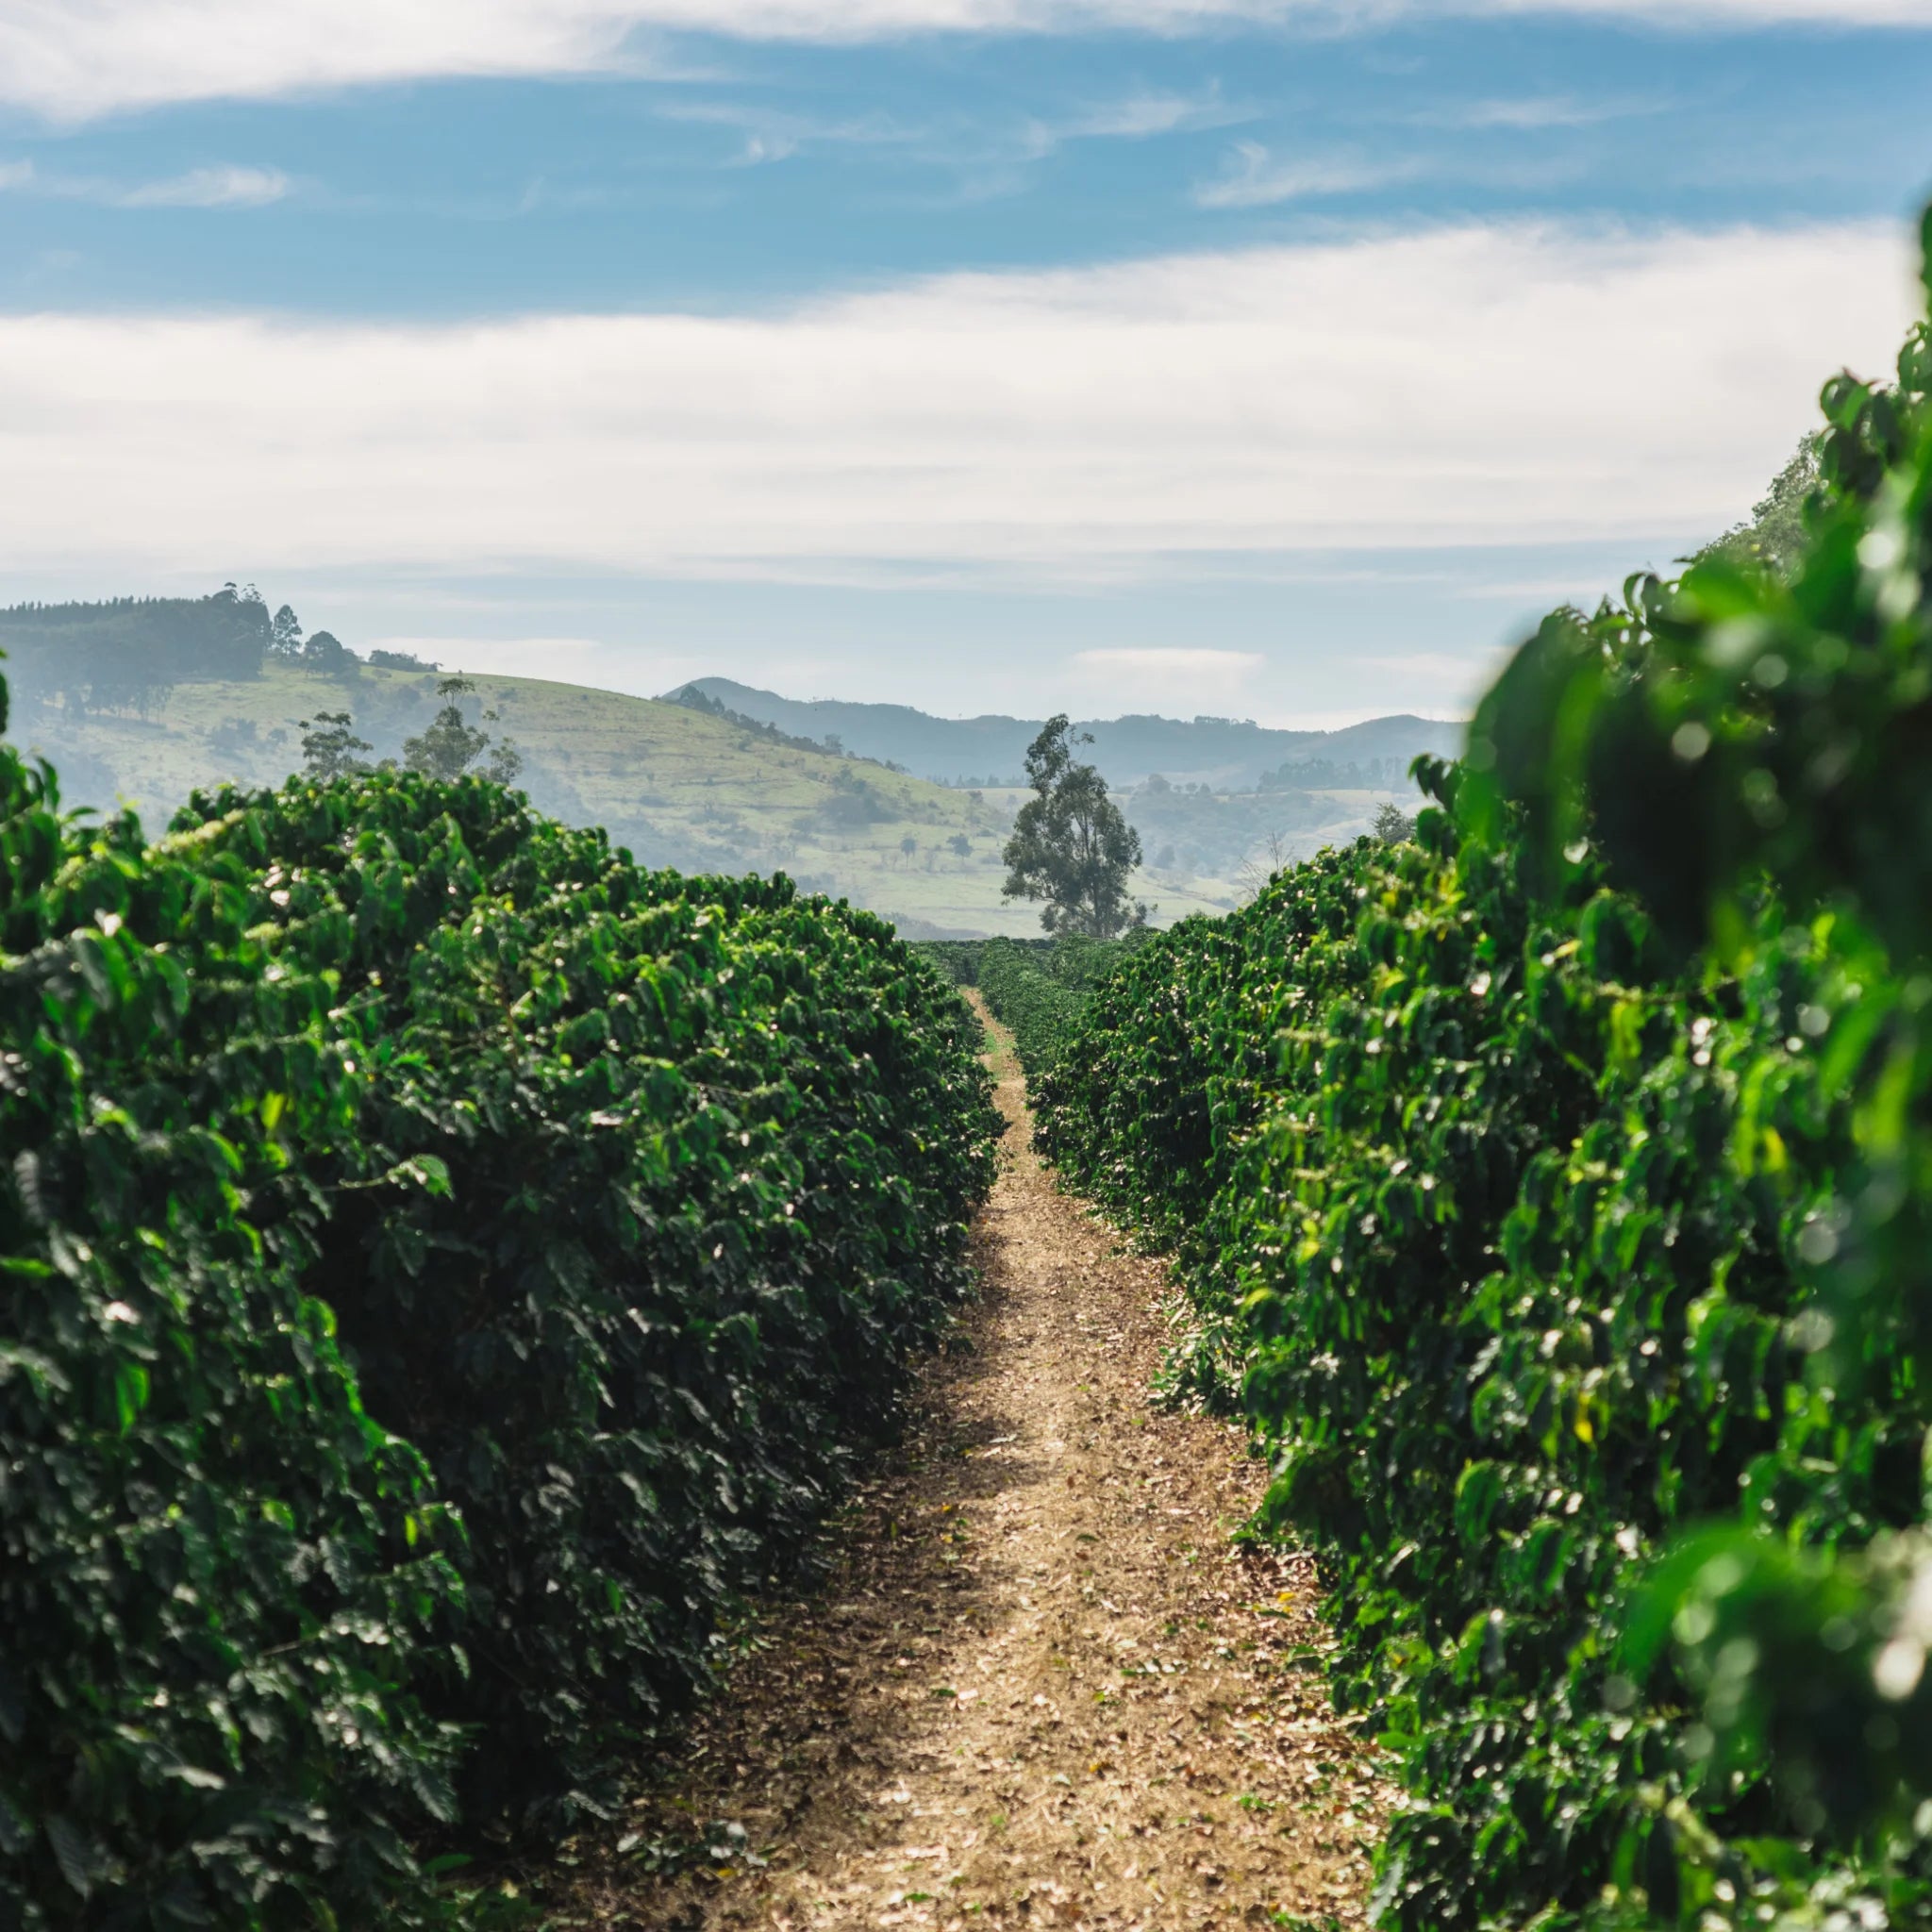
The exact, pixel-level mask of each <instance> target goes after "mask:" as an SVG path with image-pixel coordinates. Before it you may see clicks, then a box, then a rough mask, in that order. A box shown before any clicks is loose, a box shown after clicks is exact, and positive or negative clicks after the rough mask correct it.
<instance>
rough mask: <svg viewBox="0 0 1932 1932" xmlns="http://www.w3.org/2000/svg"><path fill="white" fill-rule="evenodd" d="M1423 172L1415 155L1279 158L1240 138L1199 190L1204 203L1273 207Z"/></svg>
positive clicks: (1201, 205) (1378, 185) (1196, 198)
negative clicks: (1218, 173)
mask: <svg viewBox="0 0 1932 1932" xmlns="http://www.w3.org/2000/svg"><path fill="white" fill-rule="evenodd" d="M1422 172H1423V163H1422V162H1421V161H1419V160H1416V159H1413V158H1411V159H1407V160H1396V161H1367V160H1361V159H1357V158H1349V157H1344V156H1330V157H1327V158H1304V159H1301V160H1285V161H1284V160H1276V159H1275V158H1274V155H1272V154H1271V153H1270V152H1269V151H1268V149H1267V148H1265V147H1263V146H1262V145H1261V143H1260V142H1258V141H1238V142H1235V144H1234V150H1233V152H1232V154H1230V156H1229V157H1228V167H1227V170H1226V172H1225V173H1224V175H1222V176H1221V177H1220V178H1219V179H1218V180H1214V181H1204V182H1203V183H1202V184H1201V185H1200V186H1199V187H1197V188H1196V189H1195V190H1194V202H1195V205H1196V206H1197V207H1199V208H1268V207H1271V206H1273V205H1274V203H1275V202H1279V201H1311V200H1317V199H1320V198H1322V197H1324V196H1326V195H1335V194H1359V193H1361V192H1364V191H1365V190H1367V189H1372V188H1387V187H1390V186H1391V185H1392V184H1393V183H1395V182H1397V181H1407V180H1412V179H1414V177H1415V176H1416V175H1419V174H1421V173H1422Z"/></svg>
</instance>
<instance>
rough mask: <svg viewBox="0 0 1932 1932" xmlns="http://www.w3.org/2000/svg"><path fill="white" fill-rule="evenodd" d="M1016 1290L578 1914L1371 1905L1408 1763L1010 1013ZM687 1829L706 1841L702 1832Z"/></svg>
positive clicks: (998, 1042)
mask: <svg viewBox="0 0 1932 1932" xmlns="http://www.w3.org/2000/svg"><path fill="white" fill-rule="evenodd" d="M990 1030H991V1035H992V1042H993V1043H992V1056H993V1059H992V1063H993V1065H994V1069H995V1072H996V1074H997V1075H998V1078H999V1102H1000V1106H1001V1108H1002V1109H1003V1111H1004V1112H1005V1114H1006V1116H1007V1119H1008V1122H1009V1123H1010V1126H1009V1130H1008V1136H1007V1140H1006V1142H1005V1144H1004V1147H1003V1151H1002V1154H1001V1162H1000V1174H999V1180H998V1184H997V1186H996V1187H995V1189H994V1191H993V1195H992V1199H991V1202H990V1203H989V1205H988V1207H987V1208H986V1209H985V1211H984V1213H983V1215H982V1216H981V1219H980V1222H979V1224H978V1229H977V1236H976V1240H977V1244H978V1257H977V1258H978V1262H979V1266H980V1271H981V1275H982V1279H983V1281H984V1284H985V1288H984V1294H983V1298H982V1299H981V1301H980V1302H979V1304H978V1305H977V1306H976V1307H975V1308H974V1309H973V1310H972V1311H971V1313H970V1314H969V1316H968V1318H967V1320H966V1322H965V1324H964V1328H963V1332H962V1336H961V1340H960V1345H958V1346H957V1347H955V1348H952V1349H949V1350H947V1351H946V1352H945V1353H943V1354H941V1355H940V1356H938V1357H935V1358H934V1359H933V1360H932V1361H931V1362H930V1363H929V1364H928V1365H927V1366H926V1368H925V1370H924V1374H922V1376H921V1377H920V1379H919V1382H918V1385H917V1387H916V1388H915V1390H914V1391H913V1393H912V1397H911V1404H910V1416H909V1422H908V1428H907V1431H906V1434H905V1437H904V1439H903V1441H901V1442H900V1443H899V1444H898V1445H897V1447H895V1448H894V1449H893V1450H892V1451H891V1452H890V1453H889V1454H888V1455H887V1456H885V1457H882V1458H881V1463H880V1466H879V1467H878V1469H877V1471H876V1474H875V1475H874V1478H873V1480H872V1481H871V1482H869V1483H868V1485H867V1486H866V1487H865V1488H864V1489H863V1490H862V1491H860V1493H859V1494H858V1496H857V1497H856V1499H855V1500H854V1502H853V1504H852V1506H851V1507H850V1508H849V1509H848V1510H847V1511H845V1512H844V1514H843V1515H842V1516H841V1519H840V1521H839V1523H838V1524H836V1526H835V1532H836V1535H837V1538H838V1548H839V1551H840V1555H839V1557H838V1558H837V1560H836V1562H835V1563H834V1565H833V1570H832V1574H831V1577H830V1579H829V1583H828V1585H827V1587H826V1589H825V1590H824V1591H823V1592H822V1593H821V1594H818V1595H815V1596H813V1597H811V1598H809V1599H807V1600H805V1601H800V1602H794V1603H786V1604H773V1605H771V1606H768V1607H766V1609H765V1610H764V1612H763V1613H762V1615H761V1616H760V1618H759V1621H758V1627H757V1630H756V1633H755V1634H754V1635H753V1637H752V1639H751V1641H750V1644H749V1648H748V1653H747V1655H745V1656H744V1657H742V1659H741V1661H740V1663H739V1664H738V1666H737V1668H736V1669H735V1671H734V1672H733V1674H732V1676H731V1680H730V1683H729V1687H728V1689H727V1690H726V1691H725V1692H724V1694H722V1695H721V1696H720V1697H719V1698H718V1700H717V1701H716V1702H715V1703H714V1704H713V1705H712V1706H711V1707H709V1708H708V1709H707V1710H706V1711H705V1712H704V1713H703V1714H702V1715H701V1717H700V1718H699V1720H698V1722H697V1723H696V1724H695V1725H694V1726H693V1729H692V1731H691V1736H690V1739H689V1742H688V1745H687V1747H686V1749H685V1750H684V1751H683V1753H681V1754H680V1757H679V1758H678V1761H677V1763H676V1765H675V1767H673V1768H672V1769H670V1770H669V1771H667V1772H666V1773H665V1774H663V1775H662V1776H661V1777H660V1779H659V1781H658V1783H657V1784H656V1785H655V1786H654V1787H653V1788H652V1789H651V1790H648V1791H647V1792H646V1793H645V1794H644V1795H643V1796H642V1797H641V1798H639V1799H638V1800H637V1801H636V1803H635V1804H634V1806H633V1807H632V1808H631V1812H630V1814H629V1816H628V1817H627V1818H626V1820H625V1823H624V1824H623V1825H622V1827H621V1828H620V1829H615V1830H613V1831H612V1832H611V1833H610V1834H609V1836H608V1839H606V1840H602V1841H599V1842H591V1841H590V1840H581V1841H579V1842H578V1844H577V1845H576V1846H575V1847H574V1852H575V1857H576V1858H577V1860H578V1862H577V1865H576V1869H575V1877H574V1879H573V1881H572V1883H571V1884H570V1886H569V1887H568V1898H567V1900H559V1901H558V1903H559V1904H560V1905H562V1906H563V1910H562V1911H561V1912H560V1913H559V1914H558V1916H557V1917H555V1918H553V1919H552V1920H551V1922H550V1923H552V1924H558V1925H565V1924H578V1925H610V1926H619V1927H639V1928H661V1932H712V1928H724V1927H739V1926H754V1927H763V1928H770V1932H806V1928H813V1932H818V1928H846V1927H852V1928H857V1927H866V1928H872V1927H891V1926H935V1927H947V1928H968V1927H980V1926H990V1925H1007V1926H1021V1925H1030V1926H1042V1925H1066V1924H1081V1925H1086V1926H1090V1927H1108V1928H1116V1927H1117V1928H1122V1932H1124V1928H1127V1927H1143V1928H1148V1932H1153V1928H1160V1932H1171V1928H1178V1927H1189V1928H1192V1927H1203V1926H1238V1925H1239V1926H1247V1925H1274V1924H1302V1923H1304V1922H1312V1923H1313V1924H1318V1925H1324V1926H1325V1925H1328V1924H1331V1923H1333V1924H1340V1925H1342V1926H1351V1927H1352V1926H1358V1925H1361V1924H1365V1923H1366V1918H1365V1902H1366V1897H1367V1892H1368V1881H1369V1859H1368V1849H1369V1846H1370V1845H1371V1844H1372V1843H1373V1841H1374V1837H1375V1835H1376V1833H1377V1831H1378V1830H1379V1826H1380V1821H1381V1819H1382V1816H1383V1813H1384V1810H1385V1807H1386V1803H1387V1792H1386V1790H1385V1789H1384V1788H1383V1786H1382V1785H1381V1784H1380V1782H1379V1780H1378V1777H1377V1775H1376V1769H1375V1763H1374V1751H1373V1748H1372V1747H1370V1746H1368V1745H1366V1744H1365V1743H1364V1742H1363V1741H1362V1740H1360V1739H1359V1738H1358V1737H1357V1734H1356V1733H1355V1731H1354V1730H1353V1729H1352V1728H1351V1727H1350V1726H1348V1725H1345V1724H1341V1723H1340V1722H1338V1720H1337V1719H1336V1717H1335V1715H1334V1712H1333V1711H1332V1709H1331V1708H1330V1706H1329V1703H1328V1698H1327V1695H1326V1691H1325V1690H1324V1683H1323V1670H1322V1662H1323V1654H1324V1648H1325V1644H1326V1641H1327V1639H1326V1634H1325V1632H1324V1627H1323V1625H1322V1623H1321V1620H1320V1618H1319V1616H1318V1615H1317V1612H1316V1606H1315V1602H1314V1595H1315V1591H1314V1579H1313V1576H1312V1574H1311V1572H1310V1570H1309V1568H1308V1566H1307V1563H1306V1561H1305V1559H1300V1558H1296V1557H1283V1556H1281V1555H1279V1554H1277V1553H1274V1552H1267V1551H1257V1550H1255V1549H1253V1548H1251V1547H1244V1546H1242V1545H1241V1544H1238V1543H1236V1542H1235V1541H1232V1538H1233V1536H1234V1533H1235V1531H1236V1530H1237V1529H1238V1528H1239V1527H1240V1525H1241V1523H1242V1522H1243V1521H1244V1519H1245V1518H1246V1517H1247V1515H1248V1513H1249V1512H1250V1510H1251V1509H1252V1508H1253V1507H1254V1505H1255V1504H1256V1502H1257V1500H1258V1498H1259V1494H1260V1491H1261V1489H1262V1488H1263V1486H1264V1480H1265V1476H1264V1472H1263V1471H1262V1469H1261V1468H1260V1466H1259V1465H1258V1464H1257V1462H1256V1461H1254V1460H1253V1459H1252V1458H1251V1457H1249V1456H1248V1455H1247V1453H1246V1448H1245V1443H1244V1441H1243V1439H1242V1437H1241V1434H1240V1432H1239V1431H1238V1430H1235V1429H1233V1428H1230V1427H1229V1426H1228V1425H1226V1424H1223V1423H1219V1422H1216V1421H1212V1420H1209V1419H1208V1418H1205V1417H1200V1416H1191V1415H1182V1414H1172V1413H1165V1412H1162V1411H1160V1410H1158V1409H1156V1408H1154V1407H1151V1406H1150V1403H1149V1399H1148V1394H1147V1390H1148V1384H1149V1381H1150V1378H1151V1377H1152V1375H1153V1374H1154V1371H1155V1369H1156V1367H1157V1366H1158V1361H1159V1357H1160V1352H1161V1348H1162V1345H1163V1342H1164V1341H1165V1339H1166V1337H1167V1334H1168V1326H1167V1322H1168V1317H1167V1314H1166V1312H1165V1311H1166V1308H1167V1304H1168V1297H1167V1289H1166V1284H1165V1281H1164V1278H1163V1275H1162V1272H1161V1270H1160V1268H1159V1266H1158V1263H1155V1262H1153V1261H1150V1260H1147V1259H1145V1258H1141V1257H1135V1256H1133V1255H1131V1254H1128V1253H1127V1252H1125V1251H1124V1247H1123V1245H1122V1243H1121V1241H1120V1240H1119V1238H1118V1237H1117V1236H1116V1235H1115V1233H1114V1232H1113V1231H1112V1230H1111V1229H1110V1228H1109V1227H1108V1225H1107V1224H1105V1223H1104V1222H1102V1221H1100V1220H1099V1219H1097V1218H1096V1217H1095V1216H1094V1215H1093V1214H1092V1213H1091V1211H1089V1210H1087V1209H1086V1208H1083V1207H1082V1206H1081V1205H1080V1204H1079V1203H1078V1202H1077V1201H1075V1200H1074V1199H1072V1198H1070V1197H1069V1196H1067V1195H1065V1194H1062V1193H1059V1192H1058V1191H1056V1189H1055V1187H1054V1184H1053V1181H1052V1179H1051V1177H1050V1176H1049V1175H1048V1174H1046V1173H1045V1172H1044V1171H1043V1170H1042V1169H1041V1165H1040V1162H1039V1161H1038V1159H1037V1158H1035V1156H1034V1154H1033V1151H1032V1146H1031V1133H1030V1117H1029V1115H1028V1112H1027V1108H1026V1102H1025V1093H1024V1084H1023V1082H1022V1080H1021V1078H1020V1074H1019V1071H1018V1066H1017V1063H1016V1061H1015V1059H1014V1058H1013V1055H1012V1052H1011V1044H1010V1041H1009V1040H1008V1038H1007V1037H1005V1035H1004V1032H1003V1029H1000V1028H997V1027H992V1028H991V1029H990ZM680 1851H682V1853H683V1856H681V1857H680V1856H679V1854H680Z"/></svg>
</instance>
